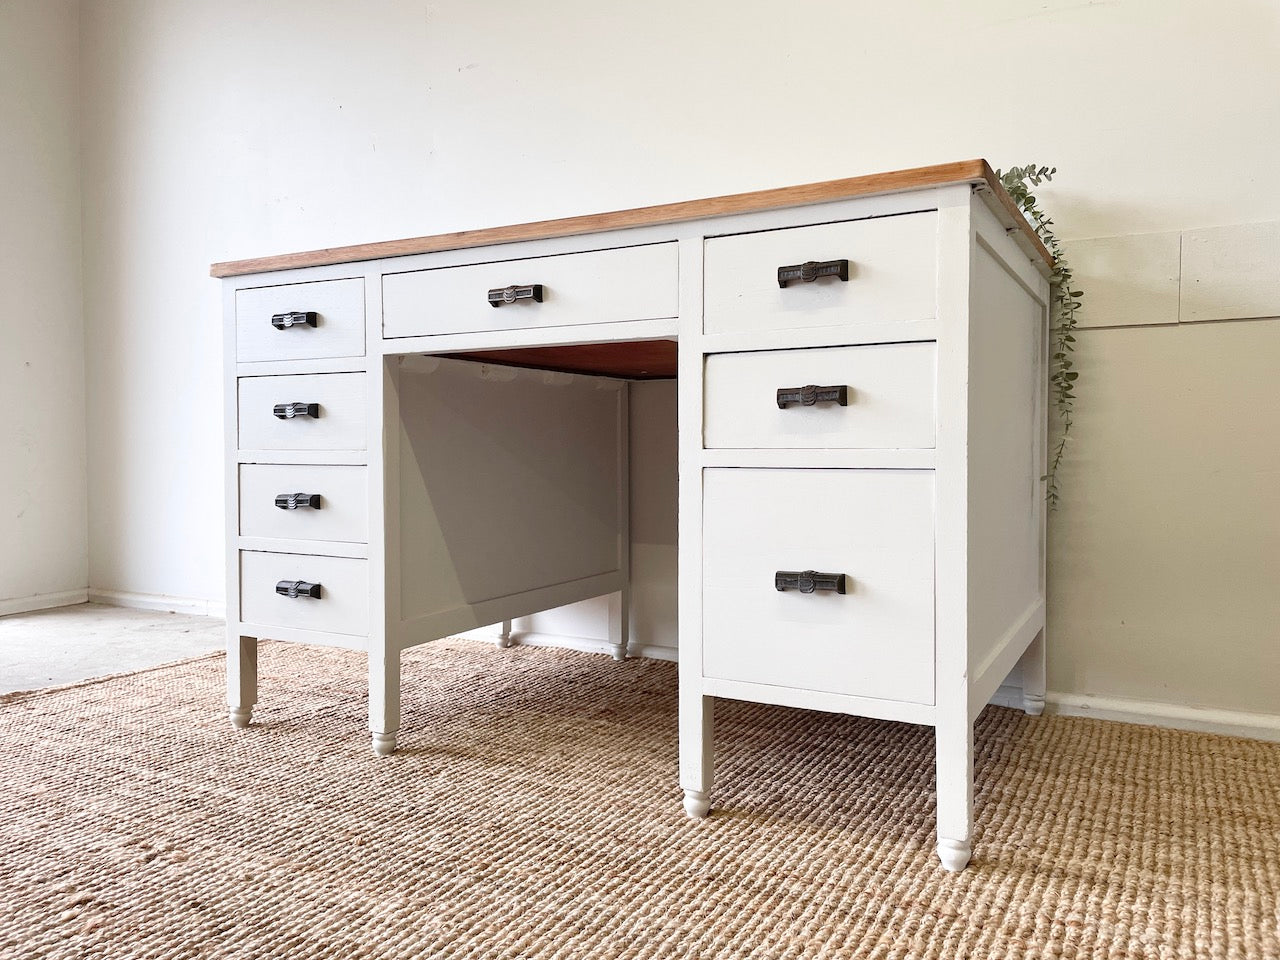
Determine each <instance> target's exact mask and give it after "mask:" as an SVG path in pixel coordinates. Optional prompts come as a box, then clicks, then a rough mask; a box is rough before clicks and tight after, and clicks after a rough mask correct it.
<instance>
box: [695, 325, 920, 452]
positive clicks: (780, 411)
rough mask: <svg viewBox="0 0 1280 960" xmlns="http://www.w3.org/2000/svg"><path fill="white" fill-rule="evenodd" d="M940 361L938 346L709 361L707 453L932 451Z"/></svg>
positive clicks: (906, 345)
mask: <svg viewBox="0 0 1280 960" xmlns="http://www.w3.org/2000/svg"><path fill="white" fill-rule="evenodd" d="M936 357H937V350H936V347H935V345H934V344H933V343H886V344H874V345H869V346H857V347H827V348H823V349H814V350H770V351H760V352H753V353H725V354H716V355H713V356H709V357H707V366H706V378H705V385H706V387H705V389H706V399H705V401H704V403H705V408H704V409H705V414H704V415H705V417H706V427H705V433H704V440H705V444H706V446H707V448H708V449H716V448H736V449H762V448H788V449H823V448H826V449H855V448H856V449H921V448H931V447H932V446H933V445H934V432H935V427H934V423H935V411H934V403H935V401H934V397H935V394H936V390H935V368H936ZM808 387H816V388H817V390H806V388H808Z"/></svg>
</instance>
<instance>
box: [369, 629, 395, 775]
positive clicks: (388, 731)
mask: <svg viewBox="0 0 1280 960" xmlns="http://www.w3.org/2000/svg"><path fill="white" fill-rule="evenodd" d="M399 731H400V651H398V650H380V651H374V650H370V651H369V732H370V733H371V734H372V740H373V752H374V753H376V754H377V755H378V756H380V757H385V756H387V755H388V754H390V753H392V752H393V751H394V750H395V748H396V734H397V733H399Z"/></svg>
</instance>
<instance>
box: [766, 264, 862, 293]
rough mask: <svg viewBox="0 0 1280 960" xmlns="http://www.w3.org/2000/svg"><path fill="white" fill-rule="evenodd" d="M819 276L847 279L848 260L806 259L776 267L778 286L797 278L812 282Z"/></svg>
mask: <svg viewBox="0 0 1280 960" xmlns="http://www.w3.org/2000/svg"><path fill="white" fill-rule="evenodd" d="M819 277H839V278H840V279H841V280H848V279H849V261H848V260H821V261H819V260H808V261H806V262H804V263H796V264H792V265H791V266H789V267H779V268H778V286H780V287H786V285H787V284H789V283H793V282H795V281H797V280H798V281H799V282H800V283H813V281H815V280H817V279H818V278H819Z"/></svg>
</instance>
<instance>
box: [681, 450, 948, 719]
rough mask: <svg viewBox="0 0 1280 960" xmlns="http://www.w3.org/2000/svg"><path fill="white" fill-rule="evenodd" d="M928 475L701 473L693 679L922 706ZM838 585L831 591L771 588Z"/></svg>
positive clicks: (928, 683)
mask: <svg viewBox="0 0 1280 960" xmlns="http://www.w3.org/2000/svg"><path fill="white" fill-rule="evenodd" d="M933 488H934V478H933V472H932V471H928V470H765V469H759V470H757V469H741V468H737V469H735V468H718V469H711V470H707V471H706V472H705V475H704V488H703V498H704V499H703V509H704V515H703V570H702V576H703V652H702V658H703V673H704V675H705V676H707V677H710V678H714V679H720V680H736V681H743V682H749V683H759V684H769V685H772V686H781V687H789V688H793V689H800V690H814V691H822V692H827V693H837V694H845V695H849V696H859V697H873V698H876V699H880V700H895V701H905V702H911V703H924V704H932V703H933V702H934V692H933V691H934V643H933V638H934V629H933V589H934V576H933V501H934V489H933ZM812 571H817V572H818V573H824V574H834V575H840V574H843V575H844V589H845V592H844V593H843V594H841V593H838V592H835V591H834V590H824V589H821V588H820V586H821V585H815V586H818V587H819V588H818V589H813V590H812V592H804V590H803V589H801V588H808V587H809V586H810V585H809V584H808V583H805V582H803V581H802V582H801V583H800V584H799V585H798V587H797V588H791V587H789V588H788V589H785V590H779V589H778V581H777V577H778V574H779V573H783V574H804V573H806V572H812Z"/></svg>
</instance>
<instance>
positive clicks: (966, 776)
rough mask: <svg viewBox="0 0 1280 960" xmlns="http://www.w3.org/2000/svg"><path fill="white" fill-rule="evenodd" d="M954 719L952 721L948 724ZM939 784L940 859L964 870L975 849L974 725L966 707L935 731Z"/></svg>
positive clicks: (942, 721)
mask: <svg viewBox="0 0 1280 960" xmlns="http://www.w3.org/2000/svg"><path fill="white" fill-rule="evenodd" d="M948 720H951V721H952V722H947V721H948ZM934 738H935V741H936V750H937V781H938V805H937V806H938V859H939V860H941V861H942V865H943V866H944V867H945V868H946V869H948V870H951V871H953V872H954V871H957V870H963V869H964V868H965V866H966V865H967V864H968V863H969V856H970V853H971V851H972V849H973V724H972V723H971V722H970V721H969V717H968V711H967V708H964V710H963V712H960V713H958V714H957V716H955V717H954V718H948V717H945V716H944V717H940V718H939V723H938V726H937V729H936V730H935V731H934Z"/></svg>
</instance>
